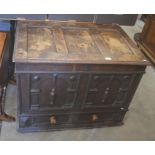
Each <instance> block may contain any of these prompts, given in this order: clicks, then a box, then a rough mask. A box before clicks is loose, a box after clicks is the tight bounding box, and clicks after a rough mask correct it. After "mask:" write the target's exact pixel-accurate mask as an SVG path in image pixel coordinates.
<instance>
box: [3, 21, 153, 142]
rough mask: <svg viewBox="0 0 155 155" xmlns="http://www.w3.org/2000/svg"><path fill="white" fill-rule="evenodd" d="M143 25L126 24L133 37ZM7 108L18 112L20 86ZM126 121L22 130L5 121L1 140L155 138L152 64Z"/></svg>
mask: <svg viewBox="0 0 155 155" xmlns="http://www.w3.org/2000/svg"><path fill="white" fill-rule="evenodd" d="M142 27H143V23H141V22H137V24H136V25H135V26H132V27H131V26H123V29H124V30H125V31H126V32H127V33H128V35H129V36H130V37H131V38H132V39H133V35H134V34H135V33H137V32H141V30H142ZM5 109H6V112H8V113H9V114H13V115H16V111H17V101H16V86H13V85H9V86H8V89H7V97H6V105H5ZM124 123H125V124H124V125H123V126H119V127H104V128H97V129H82V130H81V129H78V130H65V131H55V132H40V133H26V134H22V133H18V132H17V131H16V126H17V124H16V122H14V123H7V122H3V123H2V128H1V135H0V140H15V141H17V140H22V141H26V140H29V141H31V140H46V141H47V140H60V141H64V140H66V141H67V140H75V141H79V140H81V141H86V140H89V141H92V140H99V141H100V140H155V69H154V68H153V67H151V66H149V67H147V69H146V74H145V75H144V76H143V78H142V80H141V82H140V84H139V87H138V89H137V91H136V93H135V95H134V98H133V100H132V103H131V105H130V107H129V111H128V112H127V114H126V116H125V119H124Z"/></svg>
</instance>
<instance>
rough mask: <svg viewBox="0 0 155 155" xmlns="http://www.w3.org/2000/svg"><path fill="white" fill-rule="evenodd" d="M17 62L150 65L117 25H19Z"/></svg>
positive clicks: (24, 23) (27, 23)
mask: <svg viewBox="0 0 155 155" xmlns="http://www.w3.org/2000/svg"><path fill="white" fill-rule="evenodd" d="M14 61H15V62H28V63H37V62H38V63H41V62H44V63H91V64H139V65H143V64H146V63H147V60H146V59H145V57H144V56H143V55H142V53H141V52H140V51H139V50H138V49H137V47H136V46H135V44H134V43H133V42H132V41H131V40H130V39H129V37H128V36H127V35H126V33H125V32H124V31H123V30H122V29H121V28H120V27H119V26H118V25H95V24H93V23H78V22H55V21H38V22H33V21H29V22H28V21H20V22H18V24H17V32H16V41H15V52H14Z"/></svg>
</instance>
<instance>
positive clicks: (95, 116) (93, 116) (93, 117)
mask: <svg viewBox="0 0 155 155" xmlns="http://www.w3.org/2000/svg"><path fill="white" fill-rule="evenodd" d="M97 120H98V116H97V115H96V114H93V115H92V121H93V122H95V121H97Z"/></svg>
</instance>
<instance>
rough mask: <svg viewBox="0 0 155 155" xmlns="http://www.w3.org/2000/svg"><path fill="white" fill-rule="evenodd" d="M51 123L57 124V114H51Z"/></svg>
mask: <svg viewBox="0 0 155 155" xmlns="http://www.w3.org/2000/svg"><path fill="white" fill-rule="evenodd" d="M50 123H51V124H56V123H57V121H56V117H55V116H51V117H50Z"/></svg>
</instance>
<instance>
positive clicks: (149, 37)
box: [135, 15, 155, 64]
mask: <svg viewBox="0 0 155 155" xmlns="http://www.w3.org/2000/svg"><path fill="white" fill-rule="evenodd" d="M135 40H136V42H137V44H138V46H139V48H140V49H141V50H142V51H143V52H144V53H145V54H146V55H147V56H148V57H149V58H150V60H151V61H152V62H153V63H154V64H155V15H148V16H147V19H146V23H145V25H144V28H143V31H142V32H141V33H138V34H136V35H135Z"/></svg>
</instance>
